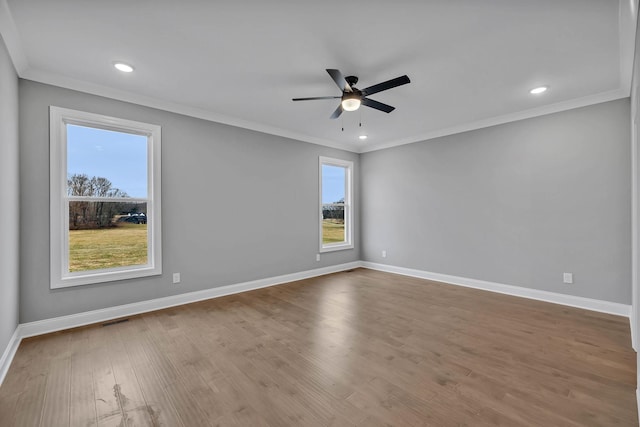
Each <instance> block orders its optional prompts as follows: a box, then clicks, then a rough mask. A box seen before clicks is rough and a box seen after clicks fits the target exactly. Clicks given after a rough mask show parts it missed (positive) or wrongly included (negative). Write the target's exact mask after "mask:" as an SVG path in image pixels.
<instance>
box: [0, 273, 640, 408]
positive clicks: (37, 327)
mask: <svg viewBox="0 0 640 427" xmlns="http://www.w3.org/2000/svg"><path fill="white" fill-rule="evenodd" d="M358 267H364V268H369V269H372V270H379V271H385V272H389V273H395V274H401V275H405V276H412V277H418V278H421V279H427V280H434V281H438V282H444V283H448V284H452V285H460V286H466V287H470V288H476V289H482V290H486V291H491V292H498V293H503V294H508V295H513V296H518V297H523V298H530V299H535V300H540V301H546V302H551V303H555V304H561V305H568V306H571V307H578V308H583V309H587V310H593V311H599V312H603V313H610V314H616V315H619V316H626V317H630V316H631V306H629V305H626V304H619V303H614V302H608V301H600V300H595V299H591V298H583V297H577V296H572V295H565V294H558V293H554V292H548V291H540V290H536V289H529V288H523V287H520V286H513V285H505V284H501V283H494V282H487V281H483V280H476V279H470V278H466V277H458V276H450V275H447V274H440V273H432V272H428V271H422V270H415V269H410V268H404V267H396V266H392V265H386V264H377V263H372V262H367V261H354V262H350V263H346V264H339V265H333V266H329V267H322V268H317V269H313V270H307V271H301V272H297V273H291V274H285V275H282V276H275V277H269V278H266V279H259V280H253V281H249V282H243V283H236V284H233V285H228V286H222V287H218V288H211V289H205V290H202V291H196V292H189V293H185V294H179V295H172V296H168V297H164V298H157V299H153V300H148V301H141V302H137V303H132V304H125V305H120V306H116V307H108V308H104V309H100V310H93V311H87V312H84V313H78V314H72V315H69V316H61V317H55V318H53V319H45V320H39V321H36V322H29V323H23V324H20V325H18V327H17V328H16V330H15V332H14V334H13V336H12V337H11V340H10V341H9V344H8V345H7V348H6V349H5V351H4V353H3V354H2V358H1V359H0V385H1V384H2V381H3V380H4V378H5V375H6V374H7V372H8V370H9V366H10V365H11V362H12V361H13V358H14V356H15V354H16V351H17V350H18V346H19V344H20V341H22V339H23V338H27V337H32V336H36V335H42V334H47V333H50V332H56V331H61V330H65V329H70V328H76V327H79V326H84V325H90V324H93V323H100V322H105V321H108V320H112V319H117V318H121V317H127V316H133V315H135V314H141V313H146V312H150V311H155V310H161V309H163V308H169V307H175V306H178V305H183V304H188V303H192V302H197V301H202V300H207V299H211V298H217V297H221V296H225V295H232V294H237V293H240V292H247V291H251V290H254V289H260V288H266V287H269V286H275V285H280V284H283V283H288V282H294V281H296V280H303V279H309V278H312V277H317V276H322V275H325V274H330V273H337V272H340V271H345V270H350V269H353V268H358ZM632 328H633V326H632ZM632 335H633V334H632ZM638 404H639V407H640V391H639V392H638Z"/></svg>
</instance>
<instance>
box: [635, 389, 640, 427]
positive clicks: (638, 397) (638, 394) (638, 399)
mask: <svg viewBox="0 0 640 427" xmlns="http://www.w3.org/2000/svg"><path fill="white" fill-rule="evenodd" d="M636 403H637V405H638V413H639V414H640V388H636ZM638 424H639V425H640V422H639V423H638Z"/></svg>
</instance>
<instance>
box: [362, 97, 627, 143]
mask: <svg viewBox="0 0 640 427" xmlns="http://www.w3.org/2000/svg"><path fill="white" fill-rule="evenodd" d="M628 96H629V94H628V91H627V90H625V89H624V88H619V89H614V90H610V91H607V92H602V93H597V94H595V95H589V96H585V97H582V98H576V99H570V100H568V101H561V102H557V103H555V104H550V105H544V106H542V107H538V108H531V109H528V110H524V111H519V112H517V113H510V114H504V115H501V116H495V117H489V118H487V119H482V120H478V121H475V122H469V123H462V124H459V125H455V126H451V127H448V128H444V129H436V130H433V131H430V132H427V133H424V134H421V135H416V136H411V137H408V138H404V139H398V140H395V141H389V142H383V143H380V144H375V143H374V144H370V143H368V144H367V145H366V146H363V147H361V148H360V150H359V151H358V152H359V153H368V152H370V151H377V150H382V149H385V148H391V147H397V146H399V145H405V144H412V143H414V142H422V141H427V140H430V139H435V138H440V137H443V136H448V135H455V134H458V133H463V132H469V131H473V130H478V129H483V128H488V127H491V126H497V125H503V124H506V123H511V122H517V121H519V120H524V119H531V118H534V117H539V116H545V115H547V114H553V113H559V112H561V111H567V110H573V109H575V108H581V107H587V106H589V105H595V104H600V103H603V102H609V101H615V100H616V99H621V98H627V97H628Z"/></svg>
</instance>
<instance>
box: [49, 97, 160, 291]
mask: <svg viewBox="0 0 640 427" xmlns="http://www.w3.org/2000/svg"><path fill="white" fill-rule="evenodd" d="M50 120H51V121H50V127H51V129H50V132H51V135H50V145H51V147H50V149H51V151H50V152H51V288H52V289H53V288H64V287H68V286H77V285H85V284H89V283H100V282H108V281H113V280H122V279H130V278H135V277H143V276H150V275H157V274H161V273H162V269H161V259H162V258H161V243H160V242H161V240H160V230H161V227H160V127H159V126H156V125H150V124H146V123H140V122H134V121H130V120H124V119H118V118H114V117H107V116H102V115H98V114H92V113H85V112H81V111H74V110H68V109H63V108H58V107H53V106H52V107H51V109H50Z"/></svg>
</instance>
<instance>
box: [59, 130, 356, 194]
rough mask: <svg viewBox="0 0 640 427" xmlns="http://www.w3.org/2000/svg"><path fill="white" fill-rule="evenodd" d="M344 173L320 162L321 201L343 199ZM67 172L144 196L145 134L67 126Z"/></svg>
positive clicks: (145, 171) (145, 188) (335, 167)
mask: <svg viewBox="0 0 640 427" xmlns="http://www.w3.org/2000/svg"><path fill="white" fill-rule="evenodd" d="M345 172H346V169H345V168H343V167H340V166H331V165H322V177H323V183H322V203H334V202H337V201H338V200H340V199H343V198H344V191H345V188H344V181H345ZM67 174H68V175H69V176H70V175H73V174H86V175H88V176H89V178H91V177H93V176H97V177H103V178H107V179H108V180H109V181H111V183H112V184H113V187H114V188H118V189H120V190H122V191H124V192H126V193H127V195H129V197H147V137H145V136H141V135H133V134H128V133H122V132H112V131H108V130H103V129H95V128H89V127H84V126H76V125H67Z"/></svg>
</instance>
